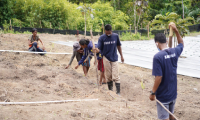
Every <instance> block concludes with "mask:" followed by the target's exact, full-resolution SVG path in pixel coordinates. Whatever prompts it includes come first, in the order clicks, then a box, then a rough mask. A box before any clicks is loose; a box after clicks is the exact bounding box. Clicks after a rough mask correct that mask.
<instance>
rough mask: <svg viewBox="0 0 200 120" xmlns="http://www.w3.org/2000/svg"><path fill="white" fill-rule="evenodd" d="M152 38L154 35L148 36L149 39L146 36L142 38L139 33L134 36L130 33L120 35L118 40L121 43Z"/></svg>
mask: <svg viewBox="0 0 200 120" xmlns="http://www.w3.org/2000/svg"><path fill="white" fill-rule="evenodd" d="M152 38H154V35H152V34H149V37H147V36H142V35H141V34H140V33H137V34H134V33H131V34H130V32H125V33H122V35H121V36H120V40H121V41H133V40H150V39H152Z"/></svg>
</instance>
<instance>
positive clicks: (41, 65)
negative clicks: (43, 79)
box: [35, 63, 45, 67]
mask: <svg viewBox="0 0 200 120" xmlns="http://www.w3.org/2000/svg"><path fill="white" fill-rule="evenodd" d="M35 66H39V67H43V66H45V64H44V63H36V64H35Z"/></svg>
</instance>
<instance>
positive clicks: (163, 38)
mask: <svg viewBox="0 0 200 120" xmlns="http://www.w3.org/2000/svg"><path fill="white" fill-rule="evenodd" d="M154 40H155V42H159V43H166V36H165V34H164V33H157V34H156V35H155V38H154Z"/></svg>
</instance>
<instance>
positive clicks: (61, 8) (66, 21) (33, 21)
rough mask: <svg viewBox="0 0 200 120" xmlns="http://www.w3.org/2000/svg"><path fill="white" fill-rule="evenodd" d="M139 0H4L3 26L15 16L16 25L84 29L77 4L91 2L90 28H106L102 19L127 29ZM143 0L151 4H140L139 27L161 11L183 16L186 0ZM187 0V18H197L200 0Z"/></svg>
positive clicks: (1, 1)
mask: <svg viewBox="0 0 200 120" xmlns="http://www.w3.org/2000/svg"><path fill="white" fill-rule="evenodd" d="M135 1H139V0H0V26H2V25H3V24H4V23H5V21H6V23H7V24H8V23H9V20H10V19H12V25H13V26H18V27H37V28H40V27H42V28H55V29H70V30H75V29H78V30H84V17H83V13H82V12H81V11H80V10H78V9H77V7H79V6H81V5H83V4H88V5H89V6H90V7H91V8H92V9H94V13H93V15H94V19H91V17H90V15H89V14H90V13H87V14H88V15H87V30H89V29H90V28H91V26H93V31H102V22H103V23H104V25H105V24H111V25H112V26H113V28H114V29H115V30H127V29H129V25H130V24H131V25H132V28H134V26H133V25H134V19H135V18H134V3H135ZM140 1H146V2H147V3H148V6H146V7H142V6H136V12H137V13H136V21H138V18H139V15H138V11H139V10H140V9H142V15H141V17H140V20H139V28H138V29H140V28H142V27H143V28H145V27H146V25H147V24H148V22H149V21H152V20H153V19H154V18H155V16H156V15H157V14H161V15H166V13H171V12H175V13H176V14H178V15H179V16H180V18H181V16H182V10H183V8H182V0H162V2H160V1H161V0H140ZM183 2H184V11H185V14H184V16H185V18H186V17H193V18H194V19H195V20H196V22H197V19H199V16H200V1H199V0H183ZM40 22H41V26H40ZM50 23H51V25H50ZM141 23H142V24H141Z"/></svg>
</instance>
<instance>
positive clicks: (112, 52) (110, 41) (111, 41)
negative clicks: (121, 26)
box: [98, 33, 121, 62]
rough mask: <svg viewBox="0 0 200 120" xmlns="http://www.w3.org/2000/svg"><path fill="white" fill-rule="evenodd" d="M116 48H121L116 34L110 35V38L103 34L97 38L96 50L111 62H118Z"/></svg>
mask: <svg viewBox="0 0 200 120" xmlns="http://www.w3.org/2000/svg"><path fill="white" fill-rule="evenodd" d="M117 46H121V42H120V40H119V36H118V34H116V33H112V35H111V36H107V35H106V34H103V35H101V37H100V38H99V41H98V48H99V50H100V51H101V54H102V56H104V57H106V58H107V59H108V60H109V61H111V62H116V61H118V55H117Z"/></svg>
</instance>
